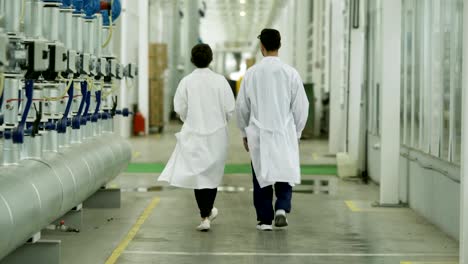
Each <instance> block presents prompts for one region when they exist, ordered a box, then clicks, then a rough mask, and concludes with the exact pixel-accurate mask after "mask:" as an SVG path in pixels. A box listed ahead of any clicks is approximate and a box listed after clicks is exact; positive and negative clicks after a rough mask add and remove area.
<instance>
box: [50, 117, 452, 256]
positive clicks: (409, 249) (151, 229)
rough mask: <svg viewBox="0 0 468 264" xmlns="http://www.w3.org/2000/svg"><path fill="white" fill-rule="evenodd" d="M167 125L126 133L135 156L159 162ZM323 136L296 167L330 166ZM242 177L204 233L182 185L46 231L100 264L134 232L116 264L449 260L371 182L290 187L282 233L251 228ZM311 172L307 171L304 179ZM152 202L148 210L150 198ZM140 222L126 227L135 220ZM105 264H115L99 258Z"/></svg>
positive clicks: (145, 182) (127, 183)
mask: <svg viewBox="0 0 468 264" xmlns="http://www.w3.org/2000/svg"><path fill="white" fill-rule="evenodd" d="M177 129H178V126H171V127H169V128H168V129H167V130H166V133H165V134H163V135H161V136H150V137H145V138H138V139H132V140H131V142H132V144H133V146H134V162H166V161H167V159H168V158H169V156H170V154H171V152H172V150H173V147H174V144H175V139H174V138H173V136H172V132H174V131H176V130H177ZM230 130H231V131H232V133H231V137H232V140H231V143H232V146H231V150H230V156H229V161H228V162H229V163H248V162H249V159H248V156H247V154H246V153H245V152H244V151H243V149H242V145H241V141H240V135H239V133H238V132H237V130H236V129H234V127H232V128H231V129H230ZM326 154H327V143H326V142H324V141H304V142H302V143H301V155H302V163H303V164H325V163H327V164H328V163H333V162H335V161H334V158H333V157H330V156H327V155H326ZM156 177H157V175H150V174H131V173H123V174H122V175H120V176H119V177H118V178H117V179H116V180H115V181H114V182H113V183H112V184H115V185H118V186H120V187H122V188H126V189H135V188H137V187H151V186H155V185H159V184H158V183H157V182H155V179H156ZM250 177H251V176H250V175H226V177H225V180H224V185H227V186H234V187H241V188H236V190H243V191H236V192H220V193H219V194H218V198H217V201H216V206H217V207H218V208H219V210H220V216H219V218H218V219H217V220H216V222H214V224H213V226H212V231H210V232H208V233H200V232H197V231H195V227H196V225H197V224H198V222H199V217H198V212H197V208H196V203H195V200H194V197H193V194H192V191H190V190H183V189H175V188H171V187H166V186H163V187H162V188H160V189H157V190H158V191H153V192H124V193H122V208H121V209H105V210H103V209H101V210H97V209H85V211H84V219H83V221H84V227H83V229H82V230H81V232H80V233H78V234H76V233H57V232H46V234H45V236H44V238H46V239H61V240H62V258H63V263H66V264H83V263H85V264H99V263H105V262H106V260H107V259H108V257H109V256H111V254H112V252H113V250H114V249H115V248H117V247H118V246H119V244H120V245H122V244H121V241H122V240H124V241H125V238H126V237H127V234H128V232H129V230H130V229H131V228H132V227H134V228H135V227H137V228H139V229H138V230H137V229H133V231H136V234H135V236H134V237H131V239H129V240H128V241H127V242H129V243H128V245H126V246H125V244H124V245H123V246H121V247H120V249H122V250H123V252H121V254H120V256H119V258H118V259H117V261H116V262H115V263H118V264H131V263H143V264H146V263H148V264H149V263H158V264H160V263H170V264H178V263H205V264H208V263H269V264H270V263H359V264H365V263H382V264H383V263H385V264H387V263H388V264H390V263H395V264H397V263H404V264H408V263H413V264H415V263H435V262H436V263H446V264H449V263H456V262H457V259H458V258H457V256H458V242H457V241H454V240H452V239H451V238H449V237H448V236H446V235H445V234H444V233H442V232H441V231H439V230H438V229H437V228H436V227H434V226H433V225H431V224H429V223H428V222H427V221H425V220H424V219H423V218H422V217H420V216H418V215H417V214H416V213H414V212H413V211H411V210H409V209H375V208H372V207H370V204H371V202H373V201H375V200H377V199H378V187H377V186H375V185H367V186H366V185H362V184H361V183H359V182H353V181H341V180H338V181H337V180H336V178H334V177H333V178H331V180H334V181H335V182H336V185H337V186H336V187H337V192H336V193H335V194H330V195H325V194H308V193H295V194H294V198H293V199H294V201H293V206H294V209H293V212H292V214H291V215H290V216H289V221H290V227H289V228H288V229H287V230H276V231H274V232H266V233H265V232H259V231H256V230H255V225H256V221H255V220H256V217H255V212H254V209H253V206H252V202H251V201H252V193H251V191H250V189H251V178H250ZM305 177H306V178H314V177H315V176H313V175H311V176H305ZM155 197H158V198H159V199H160V201H159V203H158V204H157V205H156V207H155V208H154V209H152V210H147V213H148V214H147V219H144V218H143V219H142V218H140V215H142V212H143V211H144V210H145V208H147V206H148V205H149V204H150V203H151V201H152V200H153V199H154V198H155ZM138 219H140V220H141V221H140V222H139V223H138V224H137V225H136V226H135V223H137V220H138ZM108 263H109V264H112V263H114V262H108Z"/></svg>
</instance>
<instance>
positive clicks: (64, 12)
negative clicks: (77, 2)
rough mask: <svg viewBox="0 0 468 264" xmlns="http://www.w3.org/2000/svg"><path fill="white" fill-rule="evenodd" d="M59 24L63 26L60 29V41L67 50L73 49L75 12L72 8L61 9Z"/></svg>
mask: <svg viewBox="0 0 468 264" xmlns="http://www.w3.org/2000/svg"><path fill="white" fill-rule="evenodd" d="M59 23H60V25H62V26H61V27H60V28H59V40H60V42H62V43H63V44H64V45H65V47H66V48H67V49H69V50H70V49H73V48H74V45H73V33H74V32H75V31H74V30H70V29H71V28H73V10H72V9H71V8H62V9H60V15H59Z"/></svg>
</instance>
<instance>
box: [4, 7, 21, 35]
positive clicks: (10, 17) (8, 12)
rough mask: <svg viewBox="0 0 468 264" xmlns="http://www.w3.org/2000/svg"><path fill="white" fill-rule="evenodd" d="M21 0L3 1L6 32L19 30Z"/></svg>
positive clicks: (17, 31)
mask: <svg viewBox="0 0 468 264" xmlns="http://www.w3.org/2000/svg"><path fill="white" fill-rule="evenodd" d="M22 2H23V1H17V0H15V1H12V0H9V1H5V3H4V4H5V29H6V32H7V33H10V34H13V33H19V32H21V19H20V18H21V10H22Z"/></svg>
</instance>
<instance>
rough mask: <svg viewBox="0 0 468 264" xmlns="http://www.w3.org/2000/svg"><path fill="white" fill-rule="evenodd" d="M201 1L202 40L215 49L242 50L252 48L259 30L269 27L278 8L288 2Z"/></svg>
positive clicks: (261, 0)
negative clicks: (203, 10)
mask: <svg viewBox="0 0 468 264" xmlns="http://www.w3.org/2000/svg"><path fill="white" fill-rule="evenodd" d="M202 1H203V0H202ZM204 1H205V3H206V5H207V10H206V15H205V18H203V19H202V20H201V25H200V34H201V38H202V40H203V41H204V42H206V43H209V44H210V45H213V46H216V47H217V48H218V49H222V48H226V49H236V50H246V49H248V48H249V47H252V46H254V45H256V39H257V36H258V34H259V33H260V31H261V30H262V29H263V28H265V27H267V26H271V24H272V20H273V19H274V16H275V15H276V14H277V11H278V9H279V8H280V7H282V6H283V4H284V2H286V1H288V0H244V1H243V2H244V3H242V0H204ZM241 12H245V16H241Z"/></svg>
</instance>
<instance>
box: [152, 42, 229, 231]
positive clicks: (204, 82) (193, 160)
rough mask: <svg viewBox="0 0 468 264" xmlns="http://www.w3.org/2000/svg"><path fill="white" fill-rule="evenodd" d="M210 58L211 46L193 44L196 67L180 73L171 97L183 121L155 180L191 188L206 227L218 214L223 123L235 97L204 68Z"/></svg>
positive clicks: (224, 139)
mask: <svg viewBox="0 0 468 264" xmlns="http://www.w3.org/2000/svg"><path fill="white" fill-rule="evenodd" d="M212 59H213V52H212V50H211V48H210V46H208V45H206V44H198V45H196V46H195V47H193V49H192V63H193V64H194V65H195V66H196V67H197V69H195V70H194V71H193V72H192V73H191V74H189V75H188V76H186V77H185V78H183V79H182V81H181V82H180V84H179V87H178V88H177V92H176V94H175V97H174V109H175V111H176V112H177V113H178V114H179V116H180V119H181V120H182V121H183V122H184V125H183V126H182V130H181V131H180V132H179V133H177V134H176V137H177V145H176V147H175V150H174V153H173V154H172V156H171V158H170V160H169V162H168V163H167V166H166V168H165V169H164V171H163V172H162V174H161V176H160V177H159V181H166V182H169V183H170V184H171V185H172V186H176V187H181V188H188V189H194V190H195V198H196V200H197V204H198V207H199V209H200V215H201V218H202V222H201V224H200V225H199V226H198V227H197V229H198V230H200V231H208V230H209V229H210V224H211V221H213V220H214V219H215V218H216V216H217V215H218V210H217V209H216V208H215V207H214V201H215V199H216V194H217V188H218V186H219V185H220V184H221V182H222V179H223V175H224V165H225V162H226V157H227V149H228V131H227V123H228V122H229V119H230V118H231V116H232V114H233V113H234V108H235V100H234V96H233V94H232V90H231V87H230V86H229V83H228V82H227V80H226V78H225V77H223V76H222V75H220V74H217V73H214V72H213V71H211V70H210V69H209V68H208V65H209V64H210V63H211V61H212Z"/></svg>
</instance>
